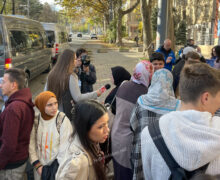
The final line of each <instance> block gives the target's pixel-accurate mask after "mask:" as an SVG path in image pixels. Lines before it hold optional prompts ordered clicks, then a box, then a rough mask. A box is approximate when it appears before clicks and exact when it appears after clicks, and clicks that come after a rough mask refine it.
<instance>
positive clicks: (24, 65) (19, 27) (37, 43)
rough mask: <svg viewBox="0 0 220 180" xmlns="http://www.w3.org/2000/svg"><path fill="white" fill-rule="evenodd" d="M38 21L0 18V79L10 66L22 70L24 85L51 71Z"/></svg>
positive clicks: (43, 33)
mask: <svg viewBox="0 0 220 180" xmlns="http://www.w3.org/2000/svg"><path fill="white" fill-rule="evenodd" d="M47 43H48V40H47V37H46V33H45V31H44V28H43V26H42V25H41V23H40V22H38V21H34V20H30V19H27V18H20V17H15V16H5V15H0V77H2V76H3V74H4V71H5V70H6V69H8V68H11V67H16V68H20V69H23V70H24V71H25V73H26V82H27V84H28V80H29V79H32V78H34V77H35V76H37V75H39V74H41V73H42V72H44V71H45V70H48V71H49V70H50V69H51V68H52V62H51V50H50V48H49V46H48V44H47Z"/></svg>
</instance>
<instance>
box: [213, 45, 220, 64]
mask: <svg viewBox="0 0 220 180" xmlns="http://www.w3.org/2000/svg"><path fill="white" fill-rule="evenodd" d="M214 48H215V53H216V56H217V60H216V62H217V63H219V62H220V46H219V45H217V46H215V47H214Z"/></svg>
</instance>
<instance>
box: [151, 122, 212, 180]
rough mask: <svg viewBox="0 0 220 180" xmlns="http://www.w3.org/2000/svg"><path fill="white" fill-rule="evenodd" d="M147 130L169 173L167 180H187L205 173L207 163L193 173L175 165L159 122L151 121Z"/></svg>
mask: <svg viewBox="0 0 220 180" xmlns="http://www.w3.org/2000/svg"><path fill="white" fill-rule="evenodd" d="M148 130H149V133H150V136H151V138H152V140H153V142H154V144H155V146H156V147H157V149H158V151H159V152H160V154H161V156H162V157H163V159H164V161H165V162H166V164H167V166H168V167H169V169H170V171H171V175H170V177H169V180H189V179H190V178H192V177H193V176H195V175H197V174H201V173H203V174H204V173H205V171H206V169H207V168H208V165H209V163H208V164H206V165H204V166H202V167H200V168H198V169H196V170H194V171H187V170H185V169H183V168H182V167H180V166H179V164H177V162H176V161H175V159H174V158H173V156H172V155H171V153H170V151H169V150H168V148H167V146H166V144H165V142H164V139H163V137H162V135H161V132H160V128H159V120H152V119H151V120H150V122H149V125H148Z"/></svg>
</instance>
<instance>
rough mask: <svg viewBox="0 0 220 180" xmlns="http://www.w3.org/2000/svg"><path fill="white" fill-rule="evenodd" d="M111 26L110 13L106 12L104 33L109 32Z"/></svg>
mask: <svg viewBox="0 0 220 180" xmlns="http://www.w3.org/2000/svg"><path fill="white" fill-rule="evenodd" d="M108 28H109V15H108V14H104V34H105V35H106V34H107V29H108Z"/></svg>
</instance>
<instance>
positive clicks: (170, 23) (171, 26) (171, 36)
mask: <svg viewBox="0 0 220 180" xmlns="http://www.w3.org/2000/svg"><path fill="white" fill-rule="evenodd" d="M168 3H169V4H168V11H167V12H168V27H169V31H168V32H167V37H168V38H169V39H170V40H171V41H172V46H171V48H172V50H173V51H175V44H176V39H175V37H174V18H173V11H172V9H173V0H170V1H169V2H168Z"/></svg>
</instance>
